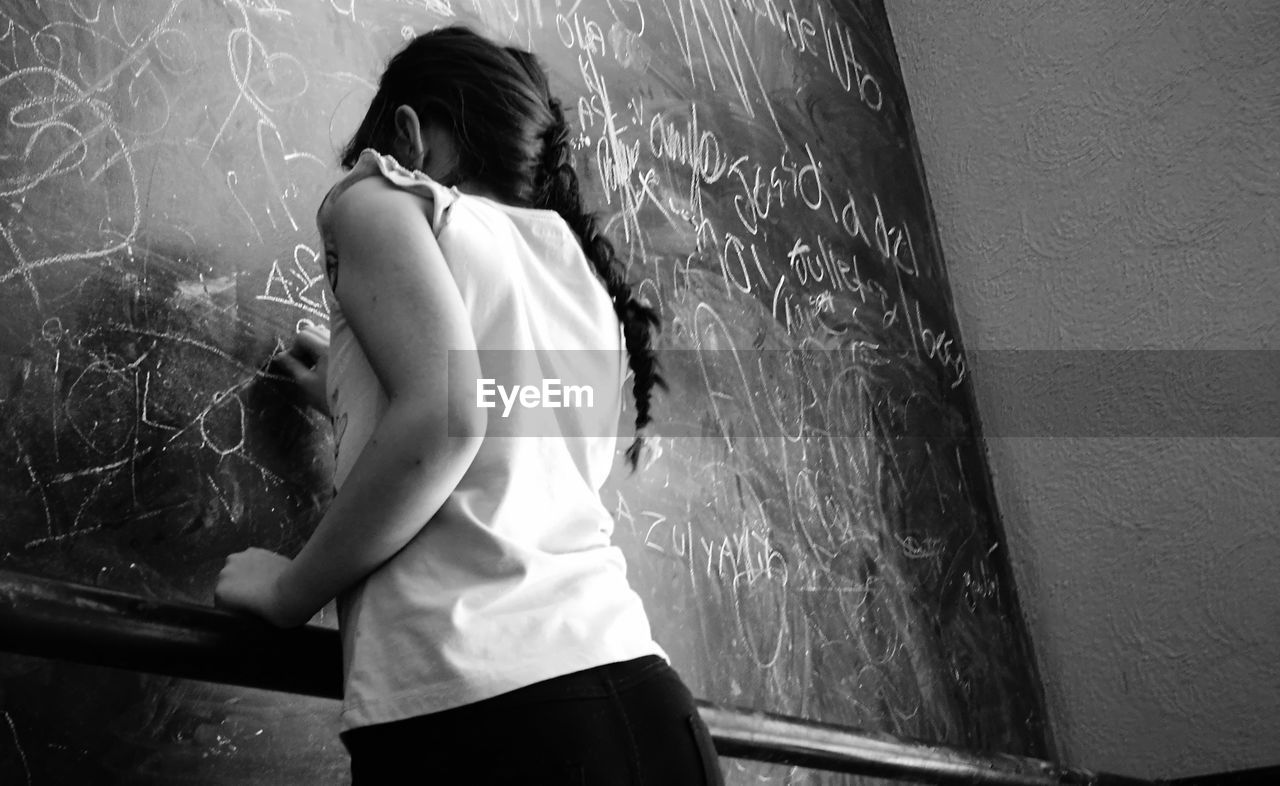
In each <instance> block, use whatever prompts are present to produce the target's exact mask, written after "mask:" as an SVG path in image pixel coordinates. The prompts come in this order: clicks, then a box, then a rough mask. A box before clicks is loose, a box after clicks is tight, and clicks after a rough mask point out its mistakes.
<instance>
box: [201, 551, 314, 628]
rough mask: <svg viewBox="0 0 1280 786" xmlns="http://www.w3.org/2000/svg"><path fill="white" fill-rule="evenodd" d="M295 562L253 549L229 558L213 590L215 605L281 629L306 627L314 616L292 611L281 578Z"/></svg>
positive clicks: (273, 553) (281, 556)
mask: <svg viewBox="0 0 1280 786" xmlns="http://www.w3.org/2000/svg"><path fill="white" fill-rule="evenodd" d="M291 562H293V560H291V559H289V558H288V557H286V556H284V555H281V554H276V553H275V552H273V551H267V550H266V549H258V548H250V549H246V550H244V551H241V552H238V553H236V554H232V555H231V556H229V557H227V564H226V565H224V566H223V568H222V572H221V573H219V574H218V583H217V585H216V586H215V587H214V590H213V605H214V606H217V607H218V608H222V609H227V610H228V611H237V612H243V613H247V614H253V615H254V616H257V617H262V618H263V619H265V620H266V621H267V622H270V623H271V624H272V625H275V626H277V627H280V628H292V627H295V626H298V625H302V624H303V623H305V622H306V621H307V620H308V619H310V618H311V617H310V615H307V616H302V614H305V612H300V611H296V610H292V609H289V608H288V604H286V603H285V601H284V598H283V597H282V596H281V593H280V577H281V575H282V574H283V573H284V572H285V570H286V569H287V568H288V567H289V564H290V563H291Z"/></svg>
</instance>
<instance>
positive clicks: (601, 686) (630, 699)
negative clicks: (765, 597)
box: [341, 656, 724, 786]
mask: <svg viewBox="0 0 1280 786" xmlns="http://www.w3.org/2000/svg"><path fill="white" fill-rule="evenodd" d="M341 736H342V742H343V744H344V745H346V747H347V751H348V752H349V753H350V754H351V776H352V784H353V786H382V784H401V783H403V784H414V785H415V786H417V784H423V786H435V785H436V784H442V785H445V784H448V785H450V786H451V785H452V784H476V786H484V785H485V784H494V785H495V786H496V785H498V784H503V785H508V784H509V785H510V786H516V784H519V786H642V785H643V786H721V785H722V784H723V783H724V781H723V778H722V776H721V774H720V767H719V763H718V761H717V759H716V752H715V748H714V747H713V746H712V743H711V736H710V734H709V733H708V731H707V727H706V725H705V724H704V723H703V722H702V718H701V717H700V716H699V715H698V710H697V708H696V706H695V705H694V703H693V696H691V695H690V693H689V690H688V688H686V687H685V685H684V683H683V682H681V680H680V677H679V676H678V675H677V674H676V672H675V671H673V670H672V669H671V667H670V666H668V665H667V664H666V662H665V661H663V660H662V659H661V658H659V657H657V656H648V657H644V658H638V659H636V660H632V661H626V662H624V663H613V664H610V665H608V666H600V667H598V668H594V669H587V670H586V671H579V672H575V673H573V674H568V675H565V676H563V677H556V678H555V679H551V680H547V681H545V682H539V683H537V684H535V685H530V686H528V687H526V688H521V689H519V690H516V691H513V692H511V693H506V694H503V695H501V696H497V697H495V698H492V699H486V700H485V701H481V702H477V703H475V704H469V705H466V706H463V707H458V708H456V709H452V710H445V711H444V712H438V713H432V714H430V715H421V716H418V717H415V718H408V719H406V720H402V721H393V722H391V723H380V724H377V725H373V726H362V727H359V728H355V729H351V730H349V731H345V732H343V733H342V735H341Z"/></svg>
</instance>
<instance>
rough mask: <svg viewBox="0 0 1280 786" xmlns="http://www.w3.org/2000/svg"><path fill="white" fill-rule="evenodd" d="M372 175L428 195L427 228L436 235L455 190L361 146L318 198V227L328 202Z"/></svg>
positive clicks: (447, 212) (328, 204) (322, 219)
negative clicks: (345, 169) (346, 169)
mask: <svg viewBox="0 0 1280 786" xmlns="http://www.w3.org/2000/svg"><path fill="white" fill-rule="evenodd" d="M372 175H380V176H382V177H383V178H384V179H386V181H387V182H389V183H391V184H392V185H395V186H397V187H398V188H402V189H404V190H405V191H408V192H410V193H412V194H417V195H418V196H421V197H424V198H426V199H429V200H430V201H431V228H432V230H433V231H435V233H436V234H437V235H439V234H440V230H442V229H443V228H444V224H445V222H446V221H447V220H448V217H449V208H450V207H451V206H452V205H453V203H454V201H455V200H457V198H458V191H457V190H456V189H453V188H449V187H447V186H445V185H442V184H441V183H439V182H437V181H435V180H432V179H431V178H430V177H427V176H426V175H425V174H423V173H422V172H419V171H417V170H413V171H410V170H408V169H405V168H404V167H403V166H401V165H400V162H398V161H396V160H395V159H394V158H392V157H391V156H384V155H382V154H381V153H379V152H378V151H376V150H374V149H372V148H365V149H364V150H363V151H361V153H360V157H359V158H357V159H356V163H355V166H353V167H351V171H350V172H348V173H347V174H346V176H345V177H343V178H342V179H341V180H339V181H338V182H337V183H335V184H334V186H333V188H331V189H329V193H328V194H326V195H325V197H324V199H323V200H322V201H321V202H320V208H319V210H318V211H317V212H316V223H318V224H319V225H320V226H321V228H322V231H323V227H324V224H325V217H326V214H327V212H328V208H329V206H330V205H332V204H333V203H334V201H336V200H337V198H338V197H339V196H341V195H342V192H344V191H346V190H347V189H348V188H350V187H351V186H352V184H354V183H358V182H359V181H361V180H363V179H364V178H366V177H370V176H372Z"/></svg>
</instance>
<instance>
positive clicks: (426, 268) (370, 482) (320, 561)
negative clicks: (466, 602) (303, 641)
mask: <svg viewBox="0 0 1280 786" xmlns="http://www.w3.org/2000/svg"><path fill="white" fill-rule="evenodd" d="M429 209H430V205H424V203H423V202H422V200H421V199H420V198H418V197H415V196H413V195H411V194H408V193H407V192H404V191H401V190H399V189H396V188H394V187H392V186H390V185H389V184H387V183H385V182H384V181H382V180H381V179H380V178H376V177H375V178H367V179H365V180H362V181H360V182H358V183H356V184H354V185H352V186H351V187H350V188H349V189H347V191H346V192H344V193H343V194H342V196H341V197H340V198H339V199H338V200H337V202H336V203H335V204H334V205H333V206H332V212H331V219H330V220H331V221H332V223H331V225H330V229H331V231H332V235H331V237H332V238H333V239H334V242H335V244H336V250H337V253H338V258H339V259H341V260H342V265H343V271H342V276H341V283H340V287H339V288H338V289H337V290H336V291H335V294H336V295H337V296H338V298H339V300H340V301H341V304H342V310H343V313H344V314H345V315H346V318H347V322H348V324H349V325H350V326H351V329H352V331H353V332H354V334H355V337H356V340H357V341H358V342H359V344H360V347H361V348H362V349H363V350H364V352H365V355H366V356H367V357H368V359H369V363H370V365H371V366H372V368H373V370H374V372H375V374H376V375H377V376H378V379H379V381H380V382H381V383H382V386H383V388H384V390H385V391H386V394H387V400H388V405H387V409H386V412H385V414H384V415H383V417H382V419H381V420H380V421H379V423H378V426H377V428H376V429H375V430H374V432H373V434H372V436H371V437H370V439H369V441H368V442H367V444H366V445H365V447H364V450H363V451H362V452H361V453H360V456H359V457H358V458H357V459H356V461H355V463H354V465H353V466H352V469H351V472H350V474H349V475H348V476H347V479H346V481H345V483H344V484H343V487H342V489H341V491H340V492H339V493H338V494H337V496H335V497H334V499H333V501H332V503H331V504H330V507H329V509H328V511H327V512H326V514H325V516H324V518H323V519H322V520H321V521H320V524H319V525H318V526H317V527H316V530H315V532H314V533H313V534H312V536H311V538H310V539H309V540H308V541H307V544H306V546H304V547H303V549H302V551H301V552H300V553H299V554H298V555H297V556H296V557H295V558H294V559H293V560H292V562H289V563H288V564H287V565H284V566H283V567H282V568H280V572H279V575H278V577H276V578H274V579H273V581H272V582H271V585H272V592H271V593H270V594H271V595H272V597H270V598H268V599H266V600H265V606H264V608H262V609H260V610H259V609H255V610H256V611H258V612H259V613H262V614H263V615H264V616H266V617H267V618H268V619H270V620H271V621H273V622H275V623H276V624H279V625H285V626H288V625H298V624H302V623H304V622H306V621H307V620H308V619H310V617H311V616H312V615H313V614H314V613H315V612H317V611H318V610H319V609H320V608H321V607H322V606H323V605H324V604H325V603H327V602H328V601H329V600H330V599H332V598H334V597H335V596H337V595H338V593H340V592H341V591H343V590H344V589H346V588H347V587H349V586H350V585H352V584H353V583H355V582H356V581H358V580H359V579H361V578H363V577H364V576H365V575H367V574H368V573H370V572H371V571H373V570H374V569H375V568H377V567H378V566H379V565H380V564H382V562H384V561H385V560H387V559H389V558H390V557H391V556H392V555H393V554H395V553H396V552H397V551H399V550H400V549H401V548H402V547H403V546H404V545H405V544H407V543H408V542H409V540H410V539H411V538H413V536H414V535H416V534H417V533H418V531H419V530H420V529H422V527H423V526H424V525H425V524H426V523H427V521H428V520H429V519H430V518H431V517H432V516H433V515H435V513H436V511H437V510H439V508H440V506H441V505H443V504H444V502H445V500H446V499H447V498H448V496H449V494H450V493H451V492H452V491H453V490H454V488H456V486H457V484H458V482H459V481H460V480H461V479H462V476H463V474H464V473H465V472H466V471H467V468H468V467H469V466H470V464H471V461H472V460H473V459H474V458H475V455H476V453H477V451H478V450H479V448H480V443H481V441H482V440H483V438H484V434H485V425H486V414H485V413H486V410H482V409H479V408H478V407H474V406H466V405H465V402H469V401H471V400H472V398H473V397H474V395H475V389H476V379H477V378H478V377H479V376H480V365H479V359H478V355H477V353H476V344H475V337H474V335H473V333H472V331H471V323H470V317H469V316H468V313H467V310H466V307H465V305H464V304H463V302H462V297H461V295H460V294H459V292H458V288H457V285H456V284H455V283H454V281H453V277H452V275H451V274H450V272H449V269H448V267H447V265H446V263H445V260H444V256H443V255H442V253H441V251H440V247H439V245H438V244H437V243H436V238H435V235H434V234H433V232H432V230H431V226H430V223H429V221H428V220H427V216H428V215H429V213H427V212H424V211H429ZM451 356H452V357H451ZM451 360H452V362H450V361H451ZM468 396H471V397H472V398H469V397H468ZM450 401H453V402H454V403H455V406H453V407H450Z"/></svg>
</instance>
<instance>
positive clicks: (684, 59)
mask: <svg viewBox="0 0 1280 786" xmlns="http://www.w3.org/2000/svg"><path fill="white" fill-rule="evenodd" d="M454 22H461V23H466V24H469V25H471V26H473V27H475V28H477V29H480V30H482V31H484V32H486V33H488V34H490V35H492V36H494V37H496V38H498V39H501V40H503V41H507V42H510V43H513V44H517V45H521V46H524V47H529V48H532V49H533V50H535V51H536V52H537V53H538V54H539V55H540V56H541V57H542V58H543V59H544V61H545V62H546V64H547V65H548V66H549V69H550V71H551V72H552V77H553V85H554V88H555V90H556V92H557V93H558V94H559V95H560V96H561V97H562V98H563V99H565V102H566V105H567V106H568V107H569V108H570V112H569V114H570V120H571V122H572V123H573V125H574V127H575V129H576V131H577V132H578V134H579V136H578V137H577V140H576V143H575V146H576V149H577V156H578V165H579V170H580V172H581V173H582V174H583V177H584V179H585V181H586V183H587V187H588V191H589V193H590V197H591V199H592V200H593V201H594V202H595V204H596V205H598V206H599V208H600V210H601V212H602V215H603V216H605V217H606V218H607V219H608V225H609V229H610V231H611V233H612V235H613V236H614V237H615V239H616V240H617V242H618V245H619V246H620V248H621V249H623V253H624V254H625V255H626V257H627V259H628V261H629V265H630V274H631V278H632V279H633V280H634V281H636V282H637V283H638V285H639V288H640V291H641V292H642V293H643V294H644V296H645V297H646V298H648V299H649V300H650V302H652V303H653V304H654V305H656V306H657V307H659V309H660V310H661V312H662V315H663V321H664V332H663V336H662V339H661V342H662V344H661V346H662V360H663V363H664V365H665V368H666V370H667V374H668V377H669V378H670V380H671V382H672V389H673V393H672V394H671V395H669V396H667V397H665V398H663V399H660V400H659V401H658V402H657V415H658V423H657V429H656V431H657V433H658V434H659V435H660V436H659V438H658V440H657V441H656V445H655V447H654V448H653V449H652V450H651V452H650V453H649V454H648V456H647V460H646V464H647V466H646V467H645V468H644V470H643V471H642V472H640V473H638V474H636V475H635V476H627V475H626V473H625V472H622V471H619V472H617V473H615V475H614V478H613V479H612V480H611V481H610V483H609V484H608V485H607V487H606V488H605V492H604V497H605V500H606V502H607V503H608V504H609V506H610V507H611V509H613V510H614V511H615V513H616V518H617V522H618V524H617V531H616V534H615V538H616V541H617V542H618V543H619V545H621V546H622V548H623V549H624V551H625V552H626V553H627V556H628V560H629V569H630V575H631V577H632V579H633V583H634V584H635V586H636V587H637V589H638V591H640V593H641V594H642V595H643V597H644V598H645V601H646V603H647V605H648V608H649V610H650V613H651V615H652V617H653V621H654V627H655V632H656V636H657V638H658V639H659V641H660V642H661V643H662V644H663V645H664V646H665V647H666V648H667V649H668V651H669V652H670V654H671V655H672V656H673V659H674V662H675V664H676V666H677V667H678V668H679V669H680V670H681V672H682V673H683V674H684V675H685V677H686V679H687V680H688V681H689V682H690V684H691V686H692V688H693V689H694V692H695V693H696V694H697V695H698V696H700V697H702V698H706V699H709V700H711V701H714V702H717V703H722V704H727V705H735V706H742V707H754V708H759V709H764V710H769V711H773V712H779V713H784V714H789V715H794V716H798V717H803V718H809V719H815V720H821V721H827V722H832V723H838V724H842V725H846V726H851V727H856V728H861V729H868V730H878V731H885V732H890V733H893V734H897V735H900V736H903V737H909V738H915V739H921V740H926V741H933V742H938V743H945V744H950V745H955V746H959V747H964V748H968V749H972V750H978V751H988V752H1008V753H1018V754H1024V755H1032V756H1043V755H1044V754H1045V752H1046V751H1045V746H1046V730H1045V725H1044V719H1043V710H1042V707H1041V702H1040V699H1039V695H1040V691H1039V687H1038V682H1037V677H1036V674H1035V669H1034V666H1033V662H1032V658H1031V650H1030V646H1029V643H1028V641H1027V638H1026V633H1025V629H1024V626H1023V624H1022V622H1021V617H1020V612H1019V610H1018V607H1017V602H1016V597H1015V594H1014V592H1013V587H1012V586H1011V583H1010V579H1009V576H1010V574H1009V570H1008V567H1007V563H1006V558H1005V554H1004V549H1003V548H1002V546H1003V542H1002V536H1001V534H1000V528H999V521H998V518H997V515H996V511H995V507H994V502H993V497H992V493H991V490H990V483H989V479H988V473H987V469H986V464H985V459H984V456H983V453H982V450H981V448H980V441H979V440H978V438H977V434H978V431H977V425H976V423H975V415H974V408H973V406H972V400H971V395H972V394H971V388H970V386H969V384H968V374H969V369H968V368H967V366H966V362H965V355H964V352H963V349H962V347H961V344H960V341H959V337H958V335H957V330H956V326H955V320H954V316H953V313H952V309H951V305H950V298H949V290H948V284H947V279H946V274H945V271H944V269H943V260H942V257H941V253H940V250H939V246H938V241H937V237H936V232H935V229H934V226H933V220H932V215H931V210H930V207H929V201H928V196H927V193H926V189H925V181H924V175H923V172H922V170H921V166H920V157H919V154H918V151H917V149H916V146H915V140H914V132H913V130H912V126H911V120H910V113H909V109H908V106H907V102H906V97H905V95H904V92H903V88H902V84H901V80H900V76H899V71H898V66H897V61H896V55H895V53H894V48H893V42H892V36H891V34H890V31H889V28H888V24H887V21H886V17H885V13H884V9H883V8H882V7H881V4H880V2H878V1H877V0H850V1H848V2H840V3H829V2H826V0H656V1H655V0H643V1H642V0H577V1H576V2H569V0H555V1H554V2H553V1H552V0H452V1H451V0H420V1H418V2H408V1H407V0H329V1H328V2H310V3H279V2H276V0H223V1H222V2H214V1H213V0H138V1H137V2H130V3H106V2H99V0H22V1H21V2H17V3H8V4H6V6H5V9H4V10H3V11H0V111H2V112H3V114H2V115H0V156H2V157H0V374H2V375H3V377H2V378H0V424H2V425H3V433H4V438H5V439H6V441H7V443H8V446H9V448H8V450H7V451H6V452H5V456H6V460H5V462H4V463H3V469H2V471H0V505H3V507H4V510H5V514H4V518H3V524H2V525H0V540H2V542H0V555H2V556H0V567H3V568H8V569H13V570H23V571H27V572H34V573H38V574H41V575H44V576H49V577H53V578H61V579H69V580H75V581H81V582H89V583H93V584H97V585H100V586H105V587H110V588H114V589H122V590H127V591H131V592H137V593H140V594H144V595H148V596H152V597H157V598H163V599H171V600H194V601H199V602H208V601H209V600H210V598H211V592H212V582H213V578H214V576H215V574H216V573H217V571H218V569H219V568H220V567H221V564H222V560H223V558H224V557H225V555H226V554H227V553H230V552H232V551H236V550H239V549H242V548H244V547H246V546H248V545H259V546H264V547H268V548H274V549H278V550H281V551H285V552H291V551H292V550H294V549H296V548H297V547H299V546H300V544H301V542H302V541H303V540H304V539H305V536H306V533H307V532H308V529H309V527H310V526H312V525H313V524H314V522H315V521H316V519H317V517H318V515H319V513H320V512H321V511H322V510H323V507H324V505H325V503H326V500H327V494H328V489H329V472H330V469H331V466H330V459H329V456H330V454H331V443H330V442H329V435H328V432H327V426H326V424H325V423H324V422H323V421H322V420H321V419H319V418H318V417H317V416H315V415H309V414H307V413H306V412H305V411H304V410H303V409H302V408H301V407H300V405H299V402H298V399H297V398H296V396H295V395H294V394H293V392H292V391H291V390H290V389H289V387H288V385H286V384H284V383H283V382H282V381H281V380H279V379H277V378H276V377H275V376H274V375H273V374H272V373H271V371H270V370H269V368H268V367H267V365H266V360H267V358H268V357H269V356H270V354H271V353H272V352H273V351H274V350H275V349H276V348H277V347H278V346H279V342H280V341H281V339H282V337H285V336H288V335H289V334H290V333H291V332H292V329H293V326H294V325H295V324H296V323H297V321H298V320H299V319H302V318H311V319H323V318H324V317H325V315H326V314H327V308H328V304H327V302H326V299H325V294H324V290H323V287H322V284H321V270H320V266H319V265H318V264H317V259H316V256H317V239H316V235H315V230H314V226H313V219H312V216H313V214H314V210H315V207H316V205H317V202H318V199H319V197H320V196H321V195H322V194H323V193H324V191H325V189H326V188H327V187H328V185H329V184H330V183H331V182H332V181H333V180H334V179H335V178H336V177H337V176H338V174H339V170H338V169H337V166H336V151H337V149H338V147H339V146H340V145H341V144H342V143H343V142H345V140H346V137H347V135H348V134H349V133H350V132H351V131H352V129H353V128H354V126H355V124H356V122H357V121H358V120H359V118H360V116H361V115H362V113H363V110H364V108H365V106H367V103H368V101H369V99H370V97H371V96H372V93H373V83H374V80H375V79H376V77H377V74H378V73H379V71H380V66H381V64H382V63H383V62H384V61H385V58H386V57H387V56H388V55H389V54H390V53H391V52H392V51H393V50H394V49H395V48H396V47H397V46H398V45H399V44H400V43H401V42H402V41H403V40H404V39H405V37H407V36H410V35H412V34H413V33H415V32H421V31H425V30H427V29H430V28H432V27H435V26H439V25H442V24H448V23H454ZM623 444H625V442H624V443H623ZM619 466H621V465H619ZM321 622H322V623H323V624H333V620H332V618H331V616H330V617H329V618H326V619H323V620H321ZM0 668H2V669H3V671H0V716H2V717H3V719H4V721H5V722H4V723H0V778H2V779H3V780H4V781H5V782H6V783H8V782H12V783H25V782H29V783H54V782H62V781H64V780H67V779H70V780H81V781H83V782H88V781H93V782H102V783H109V782H121V783H123V782H128V783H211V784H213V783H217V784H221V783H237V784H240V783H270V784H285V783H313V782H341V781H342V778H343V773H344V768H345V761H344V757H343V755H342V752H341V748H340V746H339V744H338V743H337V741H336V736H335V735H336V717H335V715H336V707H335V706H334V705H333V704H332V703H327V702H321V701H310V700H303V699H301V698H298V697H292V696H287V695H281V694H273V693H266V692H259V691H249V690H241V689H236V688H230V687H225V686H218V685H211V684H203V683H195V682H183V681H179V680H174V679H169V678H159V677H151V676H147V675H137V674H127V673H121V672H112V671H109V670H103V669H94V668H89V667H72V666H68V665H62V664H56V663H51V662H45V661H37V660H32V659H25V658H17V657H9V658H4V659H3V660H0ZM726 768H727V769H728V770H729V773H730V781H731V782H733V783H747V782H757V781H758V780H764V781H766V782H774V783H784V782H787V783H790V782H810V783H828V782H842V781H841V780H840V779H839V778H838V777H837V776H832V775H820V774H816V773H803V772H788V771H786V770H784V769H782V768H776V767H773V768H771V767H767V766H764V765H756V764H749V763H744V762H726ZM86 773H87V775H86Z"/></svg>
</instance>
